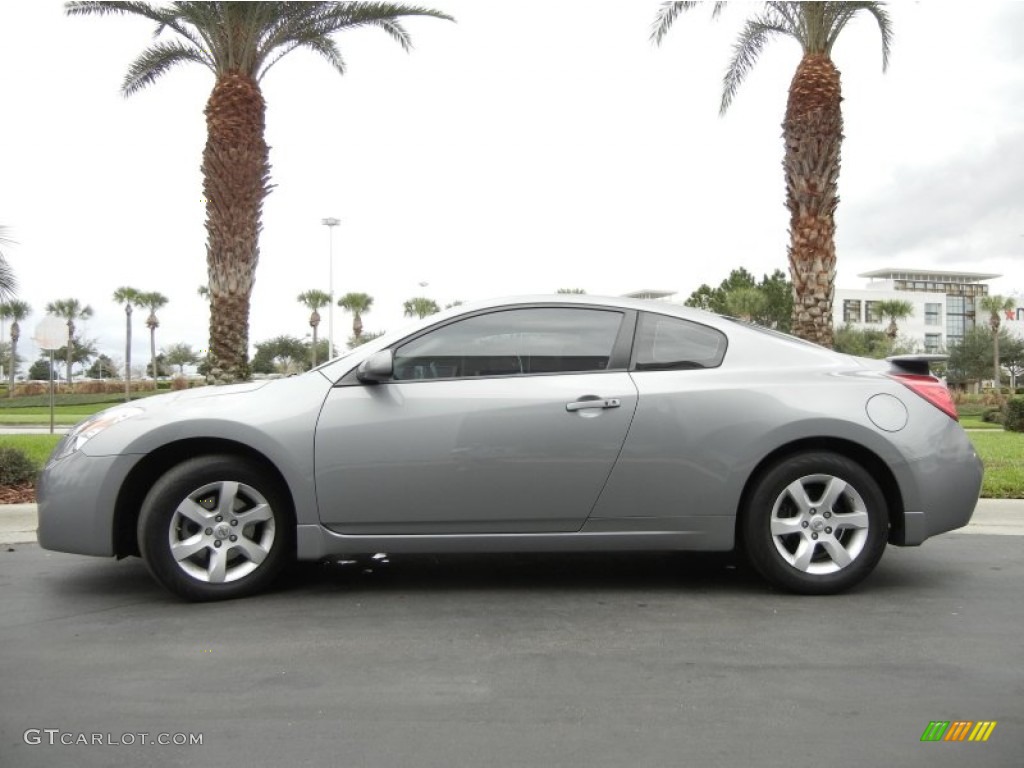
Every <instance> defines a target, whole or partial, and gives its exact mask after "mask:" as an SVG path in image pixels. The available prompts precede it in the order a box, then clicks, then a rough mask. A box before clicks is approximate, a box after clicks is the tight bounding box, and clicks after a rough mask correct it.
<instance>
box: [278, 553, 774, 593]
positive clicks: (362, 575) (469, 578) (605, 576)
mask: <svg viewBox="0 0 1024 768" xmlns="http://www.w3.org/2000/svg"><path fill="white" fill-rule="evenodd" d="M342 588H343V589H345V590H347V591H353V590H355V591H402V592H406V591H434V590H438V591H456V590H461V591H479V590H545V589H550V590H553V591H556V590H566V589H568V590H589V589H626V590H629V589H643V590H644V591H652V590H654V591H657V590H665V591H677V590H679V589H680V588H684V589H701V590H709V591H710V590H715V591H720V590H725V591H738V592H749V591H763V590H764V589H766V587H765V586H764V584H763V582H761V580H760V579H759V578H757V576H756V575H755V574H753V573H752V572H751V571H750V570H749V569H748V568H747V567H746V566H745V565H744V564H742V563H739V562H737V558H736V556H735V555H734V554H732V553H719V552H715V553H686V554H680V553H607V554H602V553H570V554H547V553H545V554H535V553H530V554H472V555H462V554H451V555H383V554H381V555H375V556H372V557H359V558H349V557H336V558H331V559H329V560H324V561H321V562H318V563H297V564H295V565H293V566H292V567H291V568H289V569H288V570H287V571H286V572H285V574H284V575H283V577H282V578H281V579H280V580H279V583H278V589H279V590H284V591H302V590H308V591H312V592H327V591H334V590H337V589H342Z"/></svg>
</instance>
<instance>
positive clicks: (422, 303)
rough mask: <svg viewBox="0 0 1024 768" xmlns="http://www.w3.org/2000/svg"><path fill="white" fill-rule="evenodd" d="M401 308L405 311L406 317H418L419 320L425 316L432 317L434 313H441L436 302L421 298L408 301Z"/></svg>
mask: <svg viewBox="0 0 1024 768" xmlns="http://www.w3.org/2000/svg"><path fill="white" fill-rule="evenodd" d="M402 306H403V307H404V309H405V316H406V317H418V318H419V319H420V320H422V319H423V318H424V317H426V316H427V315H433V314H434V313H435V312H440V311H441V308H440V307H439V306H437V302H436V301H434V300H433V299H426V298H423V297H422V296H417V297H415V298H412V299H409V300H408V301H407V302H405V304H403V305H402Z"/></svg>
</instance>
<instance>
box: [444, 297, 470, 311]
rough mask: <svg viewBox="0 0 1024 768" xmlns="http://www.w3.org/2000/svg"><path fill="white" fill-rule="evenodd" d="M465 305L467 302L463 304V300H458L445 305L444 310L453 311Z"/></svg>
mask: <svg viewBox="0 0 1024 768" xmlns="http://www.w3.org/2000/svg"><path fill="white" fill-rule="evenodd" d="M464 303H465V302H463V301H462V300H461V299H456V300H455V301H451V302H449V303H447V304H445V305H444V308H445V309H452V308H454V307H461V306H462V305H463V304H464Z"/></svg>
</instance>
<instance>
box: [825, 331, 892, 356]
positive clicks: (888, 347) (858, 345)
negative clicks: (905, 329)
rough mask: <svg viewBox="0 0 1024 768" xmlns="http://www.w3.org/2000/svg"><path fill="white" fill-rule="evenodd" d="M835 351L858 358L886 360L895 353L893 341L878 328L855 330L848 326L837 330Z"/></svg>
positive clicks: (834, 343)
mask: <svg viewBox="0 0 1024 768" xmlns="http://www.w3.org/2000/svg"><path fill="white" fill-rule="evenodd" d="M833 339H834V342H833V349H835V351H836V352H842V353H843V354H847V355H856V356H857V357H874V358H876V359H882V358H886V357H888V356H889V355H891V354H892V353H893V340H892V339H890V338H889V336H888V334H887V333H886V332H885V331H881V330H878V329H877V328H854V327H853V326H851V325H849V324H846V325H841V326H839V327H838V328H836V329H835V333H834V335H833Z"/></svg>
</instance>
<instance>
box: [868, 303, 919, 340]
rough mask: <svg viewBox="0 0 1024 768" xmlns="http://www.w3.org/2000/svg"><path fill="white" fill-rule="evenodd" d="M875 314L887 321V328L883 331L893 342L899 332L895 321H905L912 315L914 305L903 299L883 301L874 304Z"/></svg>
mask: <svg viewBox="0 0 1024 768" xmlns="http://www.w3.org/2000/svg"><path fill="white" fill-rule="evenodd" d="M875 312H877V313H878V316H879V317H881V318H883V319H885V318H888V319H889V327H888V328H886V329H885V333H886V335H887V336H888V337H889V338H890V339H891V340H892V341H894V342H895V341H896V337H897V336H898V335H899V332H900V329H899V326H898V325H896V323H897V321H899V320H906V319H907V318H908V317H910V316H911V315H913V314H914V305H913V304H911V303H910V302H909V301H905V300H903V299H884V300H882V301H878V302H875Z"/></svg>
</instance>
